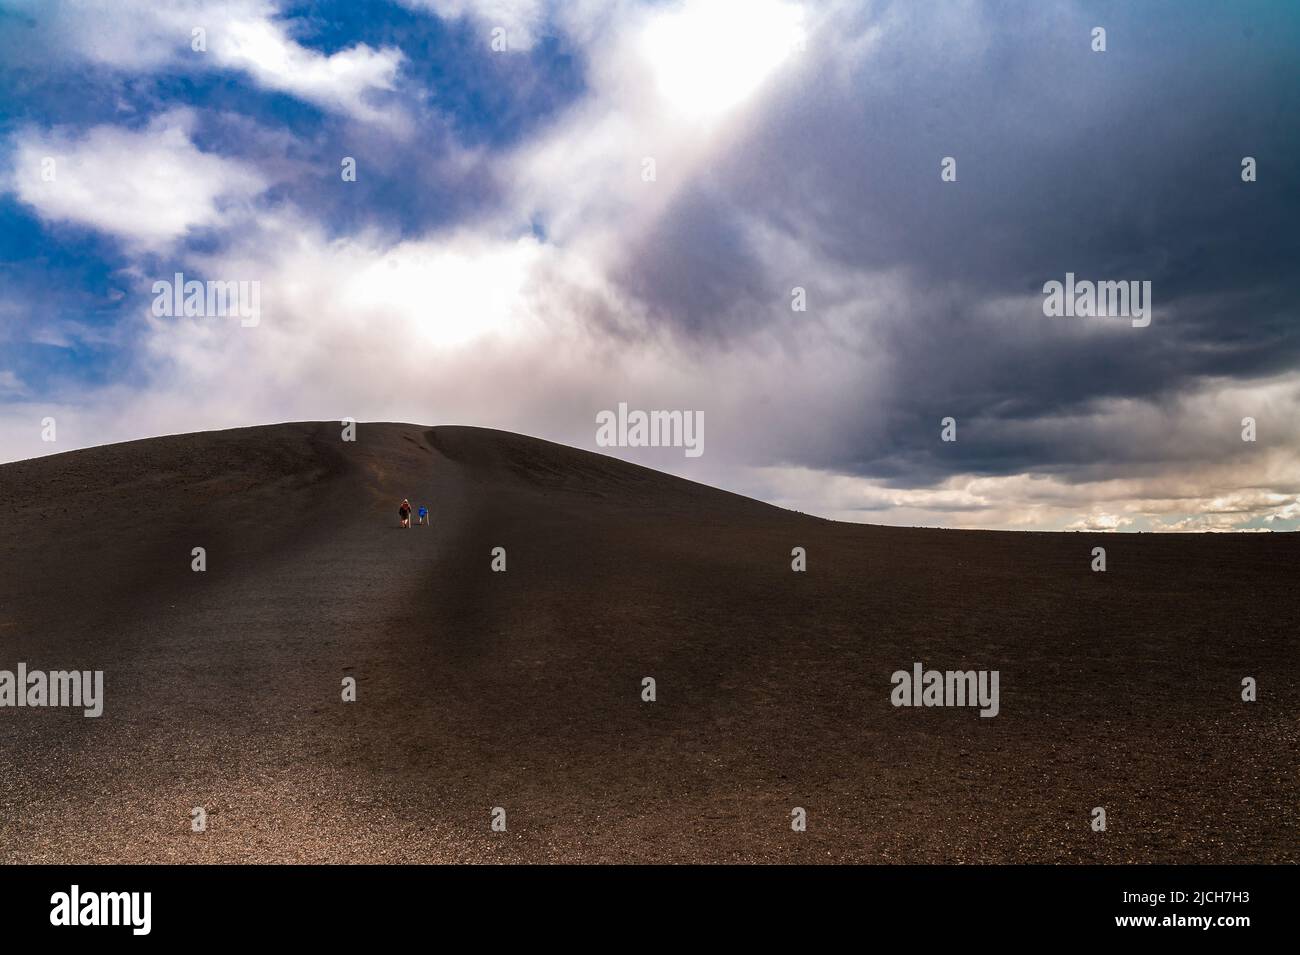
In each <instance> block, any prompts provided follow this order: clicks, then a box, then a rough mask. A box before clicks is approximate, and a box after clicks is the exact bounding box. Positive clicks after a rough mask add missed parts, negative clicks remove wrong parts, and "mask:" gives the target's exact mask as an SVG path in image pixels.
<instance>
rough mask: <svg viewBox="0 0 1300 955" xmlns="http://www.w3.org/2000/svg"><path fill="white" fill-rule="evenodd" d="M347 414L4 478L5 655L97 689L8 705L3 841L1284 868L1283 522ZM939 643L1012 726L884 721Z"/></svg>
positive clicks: (608, 857)
mask: <svg viewBox="0 0 1300 955" xmlns="http://www.w3.org/2000/svg"><path fill="white" fill-rule="evenodd" d="M339 433H340V429H339V427H338V426H337V425H335V424H299V425H283V426H275V427H267V428H250V429H242V430H238V431H228V432H218V433H207V434H199V435H186V436H179V437H169V438H159V439H155V440H151V441H144V442H134V443H130V444H123V445H114V446H110V447H104V448H98V449H94V450H89V451H81V452H73V453H71V454H64V455H56V456H53V457H49V458H42V459H38V460H34V461H27V462H20V463H17V464H9V465H4V466H0V669H9V670H13V669H14V668H15V667H16V665H17V663H18V662H19V661H24V662H26V663H27V664H28V666H29V668H32V669H45V670H57V669H72V668H76V669H102V670H104V671H105V684H106V696H107V702H106V706H105V712H104V715H103V716H102V717H101V718H99V719H85V718H83V717H82V716H81V715H80V712H79V711H77V712H75V713H74V712H69V711H64V710H54V709H26V708H24V709H10V708H4V709H0V861H5V862H138V861H144V862H227V861H330V862H349V861H354V862H384V861H434V862H453V861H473V862H477V861H502V862H505V861H799V862H817V861H826V862H832V861H834V862H842V861H865V862H1019V861H1033V862H1296V861H1300V800H1298V799H1297V796H1298V794H1300V720H1298V718H1297V714H1298V713H1300V708H1298V707H1297V704H1298V703H1300V690H1298V689H1297V675H1298V673H1300V654H1298V652H1297V651H1298V650H1300V626H1298V624H1300V620H1298V619H1297V617H1298V614H1297V609H1298V608H1300V597H1297V589H1296V580H1297V576H1296V573H1297V567H1298V566H1300V561H1298V560H1297V558H1300V537H1297V536H1296V535H1293V534H1290V535H1288V534H1276V535H1240V536H1226V535H1212V536H1189V535H1168V536H1164V535H1142V536H1135V535H1093V534H1010V533H994V532H969V531H939V530H915V529H895V528H884V527H871V526H858V525H846V524H836V523H831V522H825V521H820V520H816V519H814V518H809V517H804V516H800V515H796V514H791V513H788V512H784V511H780V510H777V509H775V508H771V507H768V506H766V505H762V504H759V503H756V502H753V501H749V500H746V499H744V498H739V497H736V496H734V495H729V494H726V493H723V492H720V491H716V490H713V489H710V488H705V487H702V486H699V485H694V484H690V483H687V482H684V481H679V480H677V479H674V478H670V477H667V476H664V475H661V474H658V473H656V472H653V471H647V470H644V469H641V468H636V467H633V466H631V465H627V464H623V463H620V462H617V461H614V460H612V459H609V458H604V457H600V456H597V455H591V454H587V453H585V452H579V451H574V450H571V449H567V448H563V447H559V446H557V445H552V444H548V443H546V442H542V441H537V440H534V439H530V438H523V437H519V436H515V435H509V434H505V433H502V432H493V431H483V430H478V429H470V428H436V429H432V430H430V429H426V428H420V427H416V426H412V425H362V426H360V428H359V432H358V441H357V442H356V443H355V444H348V443H344V442H342V441H340V439H339ZM403 496H410V497H411V498H412V500H416V501H420V500H423V501H426V502H429V503H430V504H432V507H433V514H434V526H433V528H432V529H427V528H415V529H413V530H411V531H399V530H398V529H397V528H396V514H395V513H394V512H395V509H396V502H397V501H398V500H400V499H401V497H403ZM1098 544H1101V545H1103V546H1105V547H1106V549H1107V560H1108V571H1107V573H1105V574H1094V573H1092V572H1091V571H1090V569H1089V561H1090V551H1091V548H1092V547H1094V546H1096V545H1098ZM796 545H799V546H803V547H806V548H807V549H808V555H809V557H808V560H809V565H808V572H807V573H804V574H796V573H792V572H791V570H790V550H791V548H792V547H794V546H796ZM195 546H203V547H205V548H206V549H207V554H208V568H209V569H208V571H207V572H206V573H202V574H199V573H194V572H192V571H191V569H190V561H191V556H190V552H191V549H192V548H193V547H195ZM497 546H501V547H505V548H506V550H507V560H508V570H507V572H506V573H503V574H502V573H493V572H492V571H491V570H490V562H491V555H490V552H491V550H492V548H493V547H497ZM917 660H919V661H922V662H923V663H924V664H925V665H926V667H927V668H929V667H934V668H937V669H967V668H971V669H996V670H998V671H1000V675H1001V682H1000V689H1001V699H1000V704H1001V712H1000V714H999V715H998V716H997V717H996V718H993V719H981V718H980V717H979V716H978V714H977V712H976V711H975V710H972V709H956V708H928V709H927V708H922V709H913V708H895V707H893V706H892V705H891V704H890V701H889V697H890V690H891V688H892V687H891V685H890V674H891V673H893V672H894V671H895V670H899V669H910V668H911V664H912V663H913V661H917ZM345 676H353V677H355V678H356V680H357V683H358V687H359V699H358V701H357V702H356V703H351V704H345V703H343V702H342V701H341V700H340V681H341V680H342V679H343V678H344V677H345ZM645 676H651V677H654V678H655V679H656V681H657V694H658V699H657V701H656V702H654V703H645V702H642V700H641V695H640V692H641V680H642V678H643V677H645ZM1245 676H1252V677H1254V678H1256V680H1257V681H1258V684H1259V701H1258V702H1257V703H1253V704H1247V703H1243V702H1242V701H1241V697H1240V692H1241V680H1242V678H1243V677H1245ZM196 806H202V807H205V808H206V809H207V812H208V813H209V825H208V831H207V832H204V833H194V832H191V831H190V810H191V808H192V807H196ZM495 806H500V807H504V809H505V810H506V814H507V815H506V818H507V831H505V832H493V831H491V828H490V820H491V816H490V813H491V810H492V807H495ZM796 806H799V807H804V808H805V809H806V810H807V813H808V831H807V832H803V833H796V832H792V831H791V828H790V812H791V809H792V808H793V807H796ZM1095 806H1102V807H1105V809H1106V813H1107V823H1108V829H1107V831H1106V832H1104V833H1097V832H1093V831H1091V829H1090V827H1089V821H1090V818H1091V817H1090V813H1091V810H1092V808H1093V807H1095Z"/></svg>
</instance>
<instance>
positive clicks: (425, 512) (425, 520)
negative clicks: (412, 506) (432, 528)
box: [415, 504, 429, 527]
mask: <svg viewBox="0 0 1300 955" xmlns="http://www.w3.org/2000/svg"><path fill="white" fill-rule="evenodd" d="M416 514H417V515H419V520H417V521H416V522H415V523H417V524H423V525H424V526H425V527H428V526H429V509H428V508H427V507H425V506H424V505H423V504H421V505H420V509H419V510H418V511H416Z"/></svg>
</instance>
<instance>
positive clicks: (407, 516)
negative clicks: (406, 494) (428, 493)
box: [397, 498, 411, 527]
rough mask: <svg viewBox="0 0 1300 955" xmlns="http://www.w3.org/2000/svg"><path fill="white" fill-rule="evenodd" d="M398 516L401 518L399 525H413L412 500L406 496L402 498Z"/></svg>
mask: <svg viewBox="0 0 1300 955" xmlns="http://www.w3.org/2000/svg"><path fill="white" fill-rule="evenodd" d="M397 516H398V517H400V518H401V520H400V521H398V522H397V526H398V527H410V526H411V502H410V501H408V500H407V499H406V498H402V506H401V507H399V508H398V509H397Z"/></svg>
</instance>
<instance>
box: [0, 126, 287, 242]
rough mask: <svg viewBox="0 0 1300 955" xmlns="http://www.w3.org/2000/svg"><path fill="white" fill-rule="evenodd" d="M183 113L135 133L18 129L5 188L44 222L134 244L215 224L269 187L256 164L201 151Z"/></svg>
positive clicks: (162, 239) (101, 129)
mask: <svg viewBox="0 0 1300 955" xmlns="http://www.w3.org/2000/svg"><path fill="white" fill-rule="evenodd" d="M187 120H188V117H187V116H186V114H184V113H169V114H165V115H164V116H161V117H159V118H158V119H156V120H155V121H154V122H153V123H152V124H151V125H150V126H149V127H148V128H147V129H144V130H142V131H139V132H136V131H132V130H128V129H122V128H119V127H116V126H96V127H94V128H92V129H89V130H87V131H86V132H85V133H84V134H83V135H80V136H72V135H69V134H66V133H64V132H61V131H57V130H51V131H43V130H39V129H35V128H27V129H25V130H21V131H20V132H18V133H17V134H16V135H15V139H14V142H13V168H12V169H11V170H10V175H9V181H8V184H7V185H8V188H9V190H10V191H12V192H13V193H14V195H15V196H17V197H18V199H20V200H21V201H22V202H25V203H27V204H28V205H30V206H32V207H34V208H35V210H36V212H37V213H38V214H39V215H40V216H41V218H42V219H45V220H47V221H52V222H73V223H76V224H78V225H83V226H89V227H91V228H93V229H97V230H99V231H101V232H106V233H109V234H111V235H116V236H120V237H122V238H123V239H125V240H127V241H128V243H130V244H132V245H133V246H136V247H138V248H145V249H157V248H161V247H165V246H167V245H168V244H169V243H171V242H173V241H174V240H176V239H179V238H180V237H182V236H184V235H186V234H187V233H189V232H191V231H192V230H195V229H201V228H205V227H209V226H215V225H217V224H218V223H219V222H221V221H222V220H223V218H224V217H226V216H227V215H228V214H230V213H231V212H232V211H233V210H235V209H237V208H239V207H241V206H242V205H243V204H246V203H247V202H248V201H249V200H251V199H252V198H253V197H254V196H256V195H257V194H258V193H260V192H261V191H262V190H264V189H265V188H266V186H267V183H266V181H265V180H264V179H263V178H262V177H261V176H260V175H259V174H258V173H257V172H256V171H255V170H253V169H251V168H249V167H247V166H245V165H243V164H241V163H239V162H235V161H233V160H229V159H223V158H221V157H220V156H216V155H213V154H211V153H205V152H202V151H201V150H199V149H198V148H197V147H196V146H195V145H194V143H193V142H191V141H190V138H189V135H188V132H187V130H186V126H187ZM50 159H52V160H53V166H52V167H51V166H50V165H49V164H48V163H47V160H50ZM51 168H52V172H53V175H52V177H49V176H48V175H47V170H50V169H51Z"/></svg>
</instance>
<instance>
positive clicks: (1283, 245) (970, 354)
mask: <svg viewBox="0 0 1300 955" xmlns="http://www.w3.org/2000/svg"><path fill="white" fill-rule="evenodd" d="M1098 29H1101V30H1103V31H1104V35H1102V36H1101V37H1100V39H1099V34H1098V33H1097V30H1098ZM1103 43H1104V49H1100V48H1099V45H1100V44H1103ZM1297 117H1300V6H1298V5H1296V4H1295V3H1288V2H1282V0H1278V2H1261V0H1241V2H1234V3H1230V4H1225V3H1218V2H1187V0H1169V2H1162V0H1146V2H1143V3H1131V2H1116V3H1105V2H1090V3H1075V2H1065V0H1024V2H1017V3H1011V2H993V0H990V2H983V3H974V2H962V0H943V2H937V3H930V4H918V3H914V2H906V0H902V2H892V3H891V2H878V3H877V2H865V0H858V2H839V0H827V2H824V3H813V2H799V0H736V2H729V0H714V2H653V3H644V2H643V3H634V2H624V0H608V2H592V0H569V2H563V3H557V2H548V0H391V2H379V0H372V2H360V0H337V2H317V3H294V2H289V0H174V2H169V3H159V2H157V0H111V2H110V0H103V2H98V0H0V461H12V460H18V459H23V458H28V457H34V456H37V455H43V454H50V453H56V452H61V451H68V450H74V449H77V448H82V447H89V446H94V445H99V444H105V443H109V442H114V441H122V440H130V439H135V438H143V437H151V436H155V435H160V434H172V433H181V432H188V431H198V430H209V429H215V428H229V427H242V426H246V425H254V424H266V423H273V422H280V421H295V420H335V421H342V420H343V419H344V418H354V419H356V420H358V421H361V422H366V421H409V422H416V423H422V424H471V425H481V426H486V427H494V428H501V429H505V430H509V431H517V432H523V433H527V434H533V435H537V436H540V437H543V438H547V439H550V440H554V441H560V442H562V443H565V444H569V445H573V446H575V447H581V448H587V449H590V450H596V451H601V452H602V453H612V454H615V455H617V456H619V457H623V458H625V459H627V460H632V461H636V462H637V463H640V464H644V465H647V466H650V467H655V468H658V469H660V470H664V471H669V472H672V473H675V474H680V475H682V476H684V477H688V478H691V479H693V480H699V481H704V482H706V483H709V484H714V485H717V486H721V487H725V488H727V489H729V490H733V491H737V492H739V493H743V494H748V495H750V496H753V497H758V498H761V499H763V500H768V501H771V502H773V503H776V504H780V505H782V506H785V507H791V508H795V509H798V510H801V511H805V512H808V513H813V514H819V515H822V516H826V517H832V518H837V519H842V520H852V521H865V522H871V523H884V524H900V525H913V524H915V525H928V526H944V527H985V528H1006V529H1019V530H1089V531H1097V530H1117V531H1226V530H1240V531H1268V530H1273V531H1281V530H1293V529H1295V528H1296V527H1297V526H1298V525H1300V374H1297V372H1298V370H1300V320H1298V316H1297V307H1296V301H1297V291H1298V288H1297V286H1300V268H1297V265H1298V264H1300V238H1298V236H1300V232H1298V231H1297V227H1296V213H1297V209H1300V162H1298V160H1297V157H1298V156H1300V120H1298V119H1297ZM1247 158H1249V159H1250V160H1251V163H1250V166H1251V168H1252V171H1253V175H1249V176H1248V175H1247V174H1246V172H1245V170H1246V166H1245V162H1246V160H1247ZM178 273H179V274H181V275H183V277H184V280H186V281H198V282H201V283H208V282H219V283H241V282H242V283H245V286H246V288H248V289H250V290H251V289H254V288H256V290H257V300H256V301H257V309H256V320H250V319H246V318H241V317H239V316H231V315H224V316H221V315H210V314H207V315H185V314H167V313H168V312H175V309H174V308H167V307H165V306H164V307H162V308H161V311H162V314H159V312H160V305H159V302H160V299H162V300H165V302H166V303H172V302H174V299H172V298H171V297H170V296H169V295H162V296H160V295H159V293H158V286H157V285H156V283H158V282H173V280H174V276H175V275H176V274H178ZM1067 275H1073V276H1074V277H1075V278H1076V279H1077V280H1080V281H1091V282H1103V281H1106V282H1125V283H1128V282H1136V283H1138V285H1137V286H1135V288H1141V287H1143V285H1142V283H1148V282H1149V283H1150V285H1149V286H1146V287H1148V288H1149V289H1150V298H1149V304H1150V312H1149V322H1147V323H1146V324H1142V323H1141V322H1140V321H1138V320H1136V319H1135V320H1130V319H1129V317H1127V316H1126V315H1120V314H1115V313H1113V312H1111V313H1106V314H1100V315H1087V314H1071V315H1059V314H1048V309H1047V308H1046V307H1045V299H1046V295H1045V288H1046V287H1047V286H1048V283H1051V282H1053V281H1056V282H1061V283H1064V282H1066V277H1067ZM205 287H206V286H205ZM182 311H184V310H183V309H182ZM620 404H626V406H627V407H628V408H629V409H633V410H636V409H643V410H678V411H682V412H684V413H691V414H695V415H698V416H699V418H698V420H699V421H701V422H702V425H703V430H702V434H703V444H702V445H701V448H702V451H703V453H700V454H698V455H697V456H693V455H688V454H686V453H684V449H683V448H681V447H653V448H643V447H605V446H602V445H599V444H598V443H597V434H598V431H597V420H598V415H600V414H601V412H603V411H608V410H613V409H617V408H618V407H619V405H620ZM948 419H951V424H949V423H948ZM1247 419H1249V420H1250V424H1249V426H1248V425H1247ZM1248 433H1249V436H1250V437H1251V438H1253V440H1246V436H1247V434H1248ZM945 438H949V439H951V440H945ZM359 440H364V425H363V426H362V428H361V431H360V436H359ZM213 466H214V468H216V467H219V466H220V464H219V462H213Z"/></svg>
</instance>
